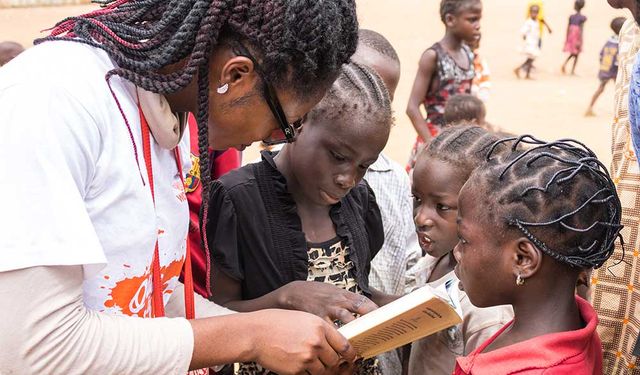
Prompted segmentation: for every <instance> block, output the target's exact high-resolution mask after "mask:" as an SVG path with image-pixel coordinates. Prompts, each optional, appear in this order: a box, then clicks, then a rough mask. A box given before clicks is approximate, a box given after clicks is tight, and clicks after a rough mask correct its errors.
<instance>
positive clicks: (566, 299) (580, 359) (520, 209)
mask: <svg viewBox="0 0 640 375" xmlns="http://www.w3.org/2000/svg"><path fill="white" fill-rule="evenodd" d="M495 150H499V151H500V153H499V154H496V152H494V151H495ZM491 151H492V152H490V153H488V154H487V156H486V159H487V162H486V163H483V164H482V165H481V166H480V167H479V168H477V169H476V170H475V171H474V172H473V174H472V175H471V177H470V178H469V180H468V181H467V182H466V183H465V185H464V186H463V187H462V190H461V191H460V197H459V199H458V219H457V221H458V237H459V242H458V244H457V245H456V248H455V250H454V254H455V258H456V261H457V262H458V265H457V266H456V274H457V275H458V277H459V278H460V284H461V287H462V289H464V290H465V291H466V293H467V295H468V296H469V299H470V301H471V303H473V304H474V305H475V306H478V307H490V306H497V305H504V304H509V305H512V306H513V310H514V320H513V321H512V322H510V323H509V324H507V325H505V326H504V327H503V328H502V329H501V330H500V331H499V332H497V333H496V334H495V335H494V336H493V337H491V338H490V339H489V340H487V341H485V342H484V343H483V344H482V345H480V346H479V347H478V348H477V349H476V350H475V351H473V352H472V353H471V354H469V355H467V356H464V357H461V358H458V359H457V364H456V370H455V372H454V374H455V375H467V374H516V373H518V374H525V373H526V374H531V375H533V374H581V375H582V374H593V375H595V374H598V375H599V374H602V346H601V342H600V338H599V337H598V333H597V332H596V325H597V322H598V317H597V315H596V312H595V311H594V309H593V308H592V307H591V305H590V304H589V303H588V302H586V301H585V300H584V299H582V298H580V297H578V296H576V295H575V287H576V283H577V280H578V275H579V274H580V273H581V272H582V271H583V270H584V269H588V268H591V267H595V268H597V267H600V266H602V264H603V263H604V262H605V261H606V260H607V259H608V258H609V256H610V255H611V254H612V252H613V248H614V243H615V241H616V239H617V238H618V236H619V233H620V230H621V229H622V225H621V224H620V218H621V214H622V207H621V204H620V200H619V198H618V195H617V193H616V188H615V185H614V182H613V181H612V179H611V178H610V177H609V174H608V172H607V170H606V168H605V167H604V165H603V164H602V163H601V162H600V161H598V159H597V158H596V155H595V154H594V153H593V152H592V151H591V150H589V149H588V148H586V147H585V146H583V145H582V144H581V143H579V142H576V141H571V140H565V141H557V142H552V143H546V142H543V141H540V140H537V139H535V138H533V137H531V136H522V137H519V138H508V139H504V140H502V141H500V143H496V144H495V145H494V147H493V148H492V150H491Z"/></svg>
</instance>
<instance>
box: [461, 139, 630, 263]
mask: <svg viewBox="0 0 640 375" xmlns="http://www.w3.org/2000/svg"><path fill="white" fill-rule="evenodd" d="M504 146H510V147H509V148H508V150H504ZM498 147H500V148H502V149H503V150H502V151H501V152H500V154H499V155H496V154H495V152H494V150H495V149H497V148H498ZM486 160H487V162H486V163H485V164H483V165H482V166H480V167H479V168H478V169H477V170H476V171H475V172H474V173H473V175H472V177H471V179H470V181H473V182H474V183H475V184H477V185H475V186H476V187H479V188H480V190H476V192H477V195H476V196H477V197H482V198H481V200H483V202H479V204H481V205H482V207H486V208H487V212H488V213H487V216H488V219H489V222H490V223H493V224H496V225H497V226H498V228H502V229H505V230H507V231H513V230H515V231H518V232H520V233H522V234H524V236H525V237H527V238H528V239H529V240H530V241H531V242H532V243H533V244H534V245H535V246H536V247H537V248H538V249H540V250H541V251H542V252H543V253H544V254H546V255H547V256H549V257H551V258H553V259H555V260H557V261H558V262H561V263H564V264H567V265H569V266H571V267H575V268H591V267H594V268H597V267H600V266H602V264H603V263H604V262H605V261H606V260H607V259H608V258H609V257H610V256H611V254H612V253H613V249H614V243H615V240H616V238H620V240H622V238H621V236H620V231H621V230H622V227H623V226H622V225H621V224H620V219H621V214H622V207H621V203H620V199H619V198H618V194H617V193H616V188H615V185H614V183H613V181H612V179H611V177H610V176H609V173H608V172H607V169H606V167H605V166H604V165H603V164H602V162H600V161H599V160H598V159H597V157H596V155H595V154H594V153H593V151H591V150H590V149H589V148H588V147H586V146H585V145H583V144H582V143H580V142H578V141H575V140H571V139H565V140H559V141H555V142H544V141H541V140H538V139H536V138H534V137H532V136H530V135H524V136H521V137H517V138H515V137H514V138H506V139H503V140H501V141H498V142H496V143H495V144H494V147H493V148H492V149H491V151H490V152H489V153H488V154H487V159H486Z"/></svg>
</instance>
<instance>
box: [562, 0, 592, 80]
mask: <svg viewBox="0 0 640 375" xmlns="http://www.w3.org/2000/svg"><path fill="white" fill-rule="evenodd" d="M582 8H584V0H576V2H575V4H574V9H575V10H576V12H575V13H574V14H572V15H571V16H570V17H569V24H568V25H567V37H566V40H565V42H564V49H563V51H564V52H567V53H568V54H569V57H567V59H566V60H565V62H564V64H562V74H565V73H566V72H567V64H568V63H569V61H571V60H572V59H573V66H572V68H571V75H575V74H576V64H578V56H579V55H580V53H581V52H582V42H583V39H584V38H583V32H584V23H585V22H587V17H586V16H585V15H584V14H582V13H581V12H582Z"/></svg>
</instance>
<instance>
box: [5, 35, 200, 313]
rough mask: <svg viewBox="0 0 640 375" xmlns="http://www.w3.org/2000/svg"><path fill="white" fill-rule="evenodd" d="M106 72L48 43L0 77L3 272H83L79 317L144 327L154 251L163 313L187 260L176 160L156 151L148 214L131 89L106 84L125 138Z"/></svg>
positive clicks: (92, 57) (98, 60) (77, 49)
mask: <svg viewBox="0 0 640 375" xmlns="http://www.w3.org/2000/svg"><path fill="white" fill-rule="evenodd" d="M113 68H114V63H113V62H112V61H111V59H110V58H109V57H108V56H107V54H106V53H105V52H104V51H102V50H100V49H97V48H93V47H90V46H87V45H83V44H80V43H75V42H68V41H64V42H60V41H56V42H47V43H44V44H41V45H38V46H36V47H34V48H31V49H29V50H27V51H26V52H24V53H23V54H21V55H19V56H18V57H17V58H15V59H14V60H13V61H11V62H10V63H9V64H7V65H5V66H3V67H2V68H1V69H0V228H1V229H0V233H1V235H0V272H2V271H10V270H16V269H22V268H28V267H34V266H51V265H83V267H84V275H85V276H84V278H85V280H84V284H83V296H84V303H85V305H86V306H87V308H89V309H91V310H95V311H102V312H107V313H111V314H124V315H134V316H141V317H149V316H151V301H150V300H151V297H150V296H151V261H152V256H153V252H154V246H155V242H156V239H158V240H159V251H160V265H161V271H162V280H163V292H164V299H165V303H166V301H167V300H168V298H169V296H170V295H171V293H172V291H173V289H174V288H175V286H176V284H177V282H178V277H179V274H180V270H181V268H182V262H183V260H184V256H185V240H186V235H187V227H188V223H189V220H188V207H187V200H186V197H185V192H184V188H183V183H182V179H181V176H179V173H178V168H177V165H176V161H175V159H174V154H173V152H172V151H170V150H165V149H162V148H160V147H159V146H158V145H157V144H156V143H155V142H154V141H153V140H152V142H151V153H152V161H153V174H154V181H155V183H154V187H155V207H154V202H153V200H152V198H151V193H150V190H149V184H148V181H147V172H146V168H145V161H144V158H143V153H142V137H141V130H140V118H139V113H138V109H137V102H136V97H135V90H134V86H133V85H132V84H131V83H129V82H128V81H125V80H123V79H121V78H119V77H117V76H116V77H113V78H112V79H111V86H112V88H113V91H114V94H115V96H116V97H117V99H118V100H119V102H120V106H121V108H122V113H123V114H124V115H125V116H126V119H127V121H128V123H129V125H130V129H131V134H130V132H129V130H128V129H127V125H126V123H125V120H124V118H123V115H122V113H121V111H120V110H119V108H118V105H117V103H116V101H115V100H114V97H113V96H112V94H111V92H110V91H109V87H108V86H107V82H106V80H105V75H106V74H107V72H108V71H110V70H111V69H113ZM188 139H189V137H188V135H187V136H184V137H183V140H182V141H181V142H180V144H179V146H178V147H179V149H180V150H181V154H182V155H183V158H182V159H183V162H184V167H183V170H189V166H188V165H187V163H189V158H188V157H187V156H188V155H189V153H188V152H189V145H188V143H187V142H188ZM136 154H137V158H136ZM45 287H46V286H45V285H43V288H45Z"/></svg>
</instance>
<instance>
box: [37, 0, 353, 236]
mask: <svg viewBox="0 0 640 375" xmlns="http://www.w3.org/2000/svg"><path fill="white" fill-rule="evenodd" d="M97 2H98V3H99V4H101V5H102V8H101V9H99V10H96V11H93V12H90V13H88V14H84V15H81V16H77V17H69V18H66V19H64V20H62V21H61V22H59V23H58V24H57V25H56V26H55V27H54V28H53V29H52V30H51V34H50V35H49V36H48V37H45V38H42V39H38V40H36V43H42V42H45V41H51V40H70V41H74V42H80V43H85V44H88V45H91V46H94V47H97V48H100V49H103V50H104V51H106V53H107V54H108V55H109V56H110V57H111V58H112V59H113V60H114V61H115V62H116V64H117V68H115V69H113V70H112V71H110V72H109V73H108V74H107V76H106V78H107V82H108V81H109V78H111V77H112V76H120V77H122V78H124V79H126V80H128V81H130V82H132V83H133V84H135V85H136V86H138V87H141V88H143V89H145V90H148V91H152V92H156V93H161V94H168V93H175V92H177V91H180V90H181V89H183V88H185V87H186V86H187V85H188V84H189V83H190V82H191V81H192V80H193V79H194V78H195V77H197V79H198V112H197V113H196V114H195V115H196V119H197V122H198V147H199V152H200V165H201V170H202V171H204V172H203V173H202V175H201V183H202V195H203V197H204V199H203V211H204V212H203V214H202V215H201V223H200V226H201V229H202V227H203V226H204V223H203V222H202V220H203V219H202V218H204V220H206V217H207V214H206V211H207V208H208V199H206V197H208V192H209V189H210V178H211V177H210V175H209V173H208V171H209V153H208V148H209V142H208V117H209V104H208V103H209V77H208V73H209V72H208V66H209V58H210V54H211V52H212V50H213V49H214V48H215V47H216V46H217V45H219V44H221V43H222V42H224V40H225V39H231V40H232V41H240V42H242V43H244V44H246V46H247V47H248V48H249V49H250V50H251V51H252V53H253V54H254V56H255V57H256V58H257V60H258V61H259V63H260V67H261V74H262V75H264V76H265V77H266V79H268V80H269V81H270V82H272V83H273V84H274V86H275V87H277V88H286V89H291V90H293V92H295V93H296V94H299V95H306V94H308V93H309V92H312V93H316V92H319V90H324V89H325V88H326V87H328V86H329V85H330V83H331V82H332V81H333V80H334V79H335V77H336V76H337V74H338V72H339V69H340V67H341V66H342V64H344V63H346V62H347V61H348V60H349V57H350V56H351V55H352V54H353V53H354V52H355V49H356V46H357V39H358V22H357V18H356V12H355V2H354V0H102V1H97ZM180 61H184V65H182V66H181V67H180V68H179V69H178V70H176V71H175V72H172V73H163V72H161V71H160V69H162V68H164V67H166V66H168V65H171V64H175V63H177V62H180ZM116 102H117V98H116ZM117 104H118V106H119V103H117ZM125 122H127V120H126V117H125ZM128 126H129V124H128V122H127V127H128ZM129 132H131V130H130V129H129ZM134 151H135V152H136V153H137V151H136V150H135V144H134ZM201 233H203V234H204V233H205V231H204V230H201ZM204 246H207V242H206V241H204Z"/></svg>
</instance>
